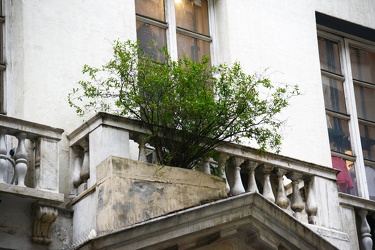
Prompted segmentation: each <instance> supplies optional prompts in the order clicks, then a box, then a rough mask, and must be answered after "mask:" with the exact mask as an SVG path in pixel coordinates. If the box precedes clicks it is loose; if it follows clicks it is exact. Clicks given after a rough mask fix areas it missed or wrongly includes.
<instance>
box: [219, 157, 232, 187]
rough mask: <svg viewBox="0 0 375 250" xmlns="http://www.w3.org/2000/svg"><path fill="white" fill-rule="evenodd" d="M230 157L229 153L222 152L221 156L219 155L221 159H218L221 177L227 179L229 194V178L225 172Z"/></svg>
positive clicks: (226, 184)
mask: <svg viewBox="0 0 375 250" xmlns="http://www.w3.org/2000/svg"><path fill="white" fill-rule="evenodd" d="M228 158H229V155H227V154H225V153H220V157H219V161H218V169H219V171H220V174H221V177H222V178H224V179H225V191H226V192H227V194H228V193H229V192H230V187H229V184H228V179H227V176H226V174H225V164H226V162H227V160H228Z"/></svg>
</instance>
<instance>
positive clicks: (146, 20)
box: [137, 14, 168, 29]
mask: <svg viewBox="0 0 375 250" xmlns="http://www.w3.org/2000/svg"><path fill="white" fill-rule="evenodd" d="M137 20H138V21H141V22H144V23H148V24H151V25H154V26H157V27H159V28H163V29H167V28H168V24H167V23H165V22H161V21H156V20H154V19H152V18H149V17H144V16H141V15H139V14H137Z"/></svg>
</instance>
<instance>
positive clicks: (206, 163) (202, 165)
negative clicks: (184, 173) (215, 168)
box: [197, 156, 211, 174]
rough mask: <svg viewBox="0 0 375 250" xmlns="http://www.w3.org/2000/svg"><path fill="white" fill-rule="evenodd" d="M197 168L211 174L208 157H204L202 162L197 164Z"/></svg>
mask: <svg viewBox="0 0 375 250" xmlns="http://www.w3.org/2000/svg"><path fill="white" fill-rule="evenodd" d="M197 170H198V171H200V172H203V173H205V174H211V168H210V157H208V156H206V157H204V158H203V160H202V162H201V163H200V164H199V165H198V168H197Z"/></svg>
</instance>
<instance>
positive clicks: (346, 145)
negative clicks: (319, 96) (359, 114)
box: [327, 115, 352, 155]
mask: <svg viewBox="0 0 375 250" xmlns="http://www.w3.org/2000/svg"><path fill="white" fill-rule="evenodd" d="M327 127H328V135H329V142H330V145H331V150H334V151H337V152H341V153H344V154H349V155H351V154H352V152H351V151H352V149H351V145H350V141H349V138H350V137H349V136H350V135H349V125H348V121H346V120H343V119H340V118H337V117H334V116H330V115H327Z"/></svg>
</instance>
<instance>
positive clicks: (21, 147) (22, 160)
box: [14, 133, 27, 187]
mask: <svg viewBox="0 0 375 250" xmlns="http://www.w3.org/2000/svg"><path fill="white" fill-rule="evenodd" d="M15 136H16V138H17V139H18V146H17V149H16V153H15V155H14V156H15V159H16V167H15V169H16V173H17V177H18V178H17V181H18V186H21V187H26V186H25V176H26V173H27V160H26V157H27V152H26V146H25V139H26V136H27V135H26V133H18V134H16V135H15Z"/></svg>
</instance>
